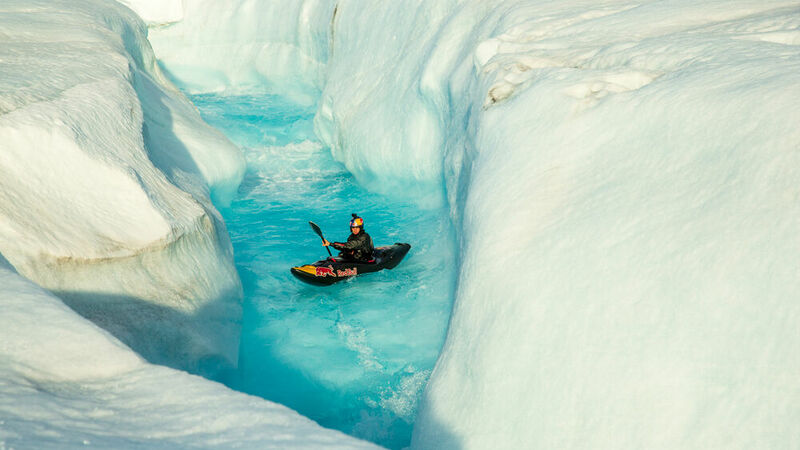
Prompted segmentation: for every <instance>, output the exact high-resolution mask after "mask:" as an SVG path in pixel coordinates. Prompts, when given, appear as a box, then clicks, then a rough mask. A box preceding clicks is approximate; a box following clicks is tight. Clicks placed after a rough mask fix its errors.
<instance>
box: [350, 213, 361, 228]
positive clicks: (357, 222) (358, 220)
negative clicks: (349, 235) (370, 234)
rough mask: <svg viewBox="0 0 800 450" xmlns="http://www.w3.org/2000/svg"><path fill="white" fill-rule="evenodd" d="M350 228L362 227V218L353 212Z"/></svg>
mask: <svg viewBox="0 0 800 450" xmlns="http://www.w3.org/2000/svg"><path fill="white" fill-rule="evenodd" d="M350 228H364V219H362V218H361V217H358V215H357V214H353V218H352V219H350Z"/></svg>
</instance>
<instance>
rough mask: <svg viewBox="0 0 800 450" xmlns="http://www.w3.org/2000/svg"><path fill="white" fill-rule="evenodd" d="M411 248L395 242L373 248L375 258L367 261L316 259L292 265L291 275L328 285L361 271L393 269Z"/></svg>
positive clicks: (333, 258)
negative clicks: (313, 261)
mask: <svg viewBox="0 0 800 450" xmlns="http://www.w3.org/2000/svg"><path fill="white" fill-rule="evenodd" d="M410 249H411V246H410V245H409V244H403V243H399V242H398V243H396V244H394V245H387V246H385V247H377V248H375V253H373V256H374V258H375V259H373V260H372V261H369V262H360V261H353V260H351V259H345V258H342V257H341V256H336V257H331V258H328V259H323V260H322V261H317V262H315V263H313V264H306V265H304V266H297V267H292V275H294V276H295V277H297V279H298V280H300V281H305V282H306V283H311V284H315V285H318V286H329V285H331V284H333V283H336V282H337V281H342V280H346V279H348V278H353V277H354V276H356V275H360V274H362V273H370V272H377V271H379V270H383V269H394V268H395V267H396V266H397V265H398V264H400V261H402V260H403V258H404V257H405V256H406V253H408V251H409V250H410Z"/></svg>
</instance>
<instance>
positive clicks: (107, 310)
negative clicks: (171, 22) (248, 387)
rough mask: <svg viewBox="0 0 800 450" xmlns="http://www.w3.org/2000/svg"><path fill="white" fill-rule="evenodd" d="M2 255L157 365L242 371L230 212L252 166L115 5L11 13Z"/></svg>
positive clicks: (1, 110) (0, 83) (1, 125)
mask: <svg viewBox="0 0 800 450" xmlns="http://www.w3.org/2000/svg"><path fill="white" fill-rule="evenodd" d="M0 32H2V36H3V45H2V46H0V59H2V61H3V69H2V70H3V74H2V77H0V92H2V95H0V173H2V176H1V177H0V209H2V211H3V217H2V222H1V224H0V252H2V254H3V255H4V256H5V257H6V258H7V259H8V260H9V261H10V262H11V263H12V264H13V265H14V267H15V268H16V269H17V270H18V271H19V272H20V273H21V274H23V275H25V276H26V277H29V278H31V279H32V280H34V281H36V282H37V283H38V284H40V285H41V286H43V287H45V288H47V289H49V290H51V291H53V292H56V293H57V294H58V295H59V296H60V297H62V298H63V299H64V300H65V301H66V302H67V303H68V304H69V305H70V306H71V307H73V308H74V309H75V310H77V311H79V312H80V313H81V314H83V315H84V316H86V317H89V318H91V319H92V320H94V321H95V322H96V323H98V324H100V325H101V326H103V327H104V328H106V329H107V330H109V331H111V332H112V333H113V334H114V335H116V336H117V337H119V338H120V339H122V340H123V341H124V342H125V343H127V344H128V345H131V346H132V347H133V348H134V349H135V350H137V351H138V352H139V353H140V354H142V355H143V356H145V357H146V358H148V359H149V360H151V361H154V362H159V363H164V364H168V365H171V366H173V367H180V368H184V369H187V370H191V371H208V373H213V371H216V370H218V369H219V368H221V367H231V366H234V365H235V364H236V362H237V351H238V336H239V320H240V316H241V307H240V296H241V284H240V282H239V279H238V275H237V273H236V271H235V268H234V266H233V256H232V250H231V246H230V242H229V238H228V236H227V233H226V232H225V226H224V223H223V222H222V220H221V218H220V216H219V213H218V212H217V211H216V209H215V208H214V206H213V205H212V204H211V200H210V197H214V198H216V199H217V200H218V201H220V202H224V201H225V199H226V198H230V197H231V196H232V195H233V193H234V192H235V190H236V187H237V186H238V183H239V180H241V177H242V175H243V172H244V161H243V157H242V155H241V154H240V153H239V151H238V149H237V148H236V147H235V146H234V145H233V144H231V143H230V142H229V141H228V140H227V139H226V138H225V137H224V136H222V134H220V133H219V132H218V131H216V130H214V129H212V128H211V127H209V126H208V125H206V124H204V123H203V122H202V120H201V119H200V116H199V114H198V113H197V111H196V110H195V109H194V107H193V106H192V105H191V103H189V102H188V100H186V98H185V97H184V96H183V95H182V94H181V93H180V92H178V91H177V90H176V89H175V88H174V87H173V86H172V85H171V83H170V82H168V81H167V80H166V79H165V78H164V76H163V75H162V74H161V72H160V70H159V69H158V67H157V65H156V64H155V58H154V56H153V53H152V50H151V49H150V47H149V45H148V44H147V41H146V28H145V25H144V23H143V22H142V21H141V20H140V19H139V18H138V17H136V16H135V15H134V14H133V13H132V12H131V11H130V10H128V9H127V8H125V7H122V6H120V5H118V4H116V3H114V2H101V1H79V2H27V1H26V2H5V3H4V4H3V13H2V16H0Z"/></svg>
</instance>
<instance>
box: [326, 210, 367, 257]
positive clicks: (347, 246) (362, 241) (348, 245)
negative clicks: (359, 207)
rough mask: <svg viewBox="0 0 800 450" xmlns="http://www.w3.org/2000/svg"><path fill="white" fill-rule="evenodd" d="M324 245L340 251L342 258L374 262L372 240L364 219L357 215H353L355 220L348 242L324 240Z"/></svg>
mask: <svg viewBox="0 0 800 450" xmlns="http://www.w3.org/2000/svg"><path fill="white" fill-rule="evenodd" d="M322 245H324V246H328V245H330V246H331V247H333V248H335V249H336V250H339V251H340V252H341V253H340V255H341V256H344V257H345V258H348V259H352V260H355V261H361V262H369V261H372V252H373V250H375V248H374V247H373V245H372V238H371V237H370V236H369V234H367V232H366V231H364V219H362V218H361V217H358V215H357V214H353V219H352V220H350V236H349V237H348V238H347V242H328V240H327V239H323V241H322Z"/></svg>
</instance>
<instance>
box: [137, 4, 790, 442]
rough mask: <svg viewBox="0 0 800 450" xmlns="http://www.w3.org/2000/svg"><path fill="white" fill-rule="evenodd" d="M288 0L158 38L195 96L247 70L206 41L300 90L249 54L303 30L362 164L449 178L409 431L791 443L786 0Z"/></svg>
mask: <svg viewBox="0 0 800 450" xmlns="http://www.w3.org/2000/svg"><path fill="white" fill-rule="evenodd" d="M197 4H203V5H212V4H216V3H215V2H200V3H197ZM219 4H221V2H220V3H219ZM238 4H239V3H237V5H238ZM241 4H242V5H246V6H247V8H249V10H250V11H255V10H257V9H258V6H264V7H265V8H271V9H272V10H274V9H276V8H279V6H275V5H279V4H281V2H270V6H269V7H266V6H265V5H266V3H261V4H259V2H242V3H241ZM290 5H302V6H306V5H312V6H313V5H319V9H320V10H322V11H327V12H328V15H327V16H326V17H327V20H323V19H320V18H319V17H320V16H319V15H318V14H317V13H316V12H308V11H307V10H306V9H304V8H303V7H300V6H290ZM283 6H284V8H285V12H286V13H285V14H281V15H280V16H279V17H278V18H273V17H272V16H270V15H266V14H265V15H248V17H247V18H246V19H245V23H247V24H248V26H247V27H244V28H242V29H240V28H236V24H235V23H232V22H226V21H219V22H215V23H211V21H210V20H209V19H208V18H206V19H198V18H194V19H193V18H192V15H197V16H200V17H202V16H204V15H205V12H204V9H203V8H200V9H192V10H189V9H187V10H186V11H184V14H185V22H186V23H187V24H188V23H190V21H195V22H193V23H202V24H204V25H205V27H204V28H203V29H202V30H196V31H194V32H193V34H192V32H189V36H194V38H191V37H190V38H187V39H186V40H185V41H180V40H173V39H172V38H175V37H176V36H177V35H179V34H180V33H178V30H181V29H180V28H174V29H173V31H172V32H171V31H169V28H160V29H153V30H152V31H153V33H154V41H155V42H159V43H160V44H156V45H155V48H156V51H157V53H159V54H160V53H161V52H162V51H163V52H164V54H165V55H170V58H171V59H165V60H164V62H165V65H166V67H167V69H168V70H170V72H171V73H172V74H173V75H175V76H177V77H178V78H179V79H184V80H186V84H187V85H189V86H191V87H192V88H193V89H202V88H203V86H202V83H207V86H206V87H207V88H209V89H226V88H227V89H235V88H236V87H237V86H238V85H239V83H240V81H242V80H239V79H237V78H235V77H234V76H232V75H230V74H225V71H224V70H222V69H221V68H220V67H219V66H220V65H219V63H217V62H211V63H208V64H207V65H206V64H205V63H204V62H203V61H202V60H201V59H200V58H199V57H196V56H194V57H189V58H188V59H181V57H179V56H175V55H182V54H184V50H185V49H186V48H189V49H191V48H192V45H193V43H192V42H191V39H195V38H196V39H199V38H197V36H198V35H199V34H204V35H205V36H204V37H203V39H204V40H205V41H206V42H215V43H217V44H218V47H217V48H216V49H215V51H216V52H217V54H219V53H225V54H226V55H228V56H226V58H232V59H225V58H223V59H222V61H226V62H229V63H235V64H236V67H237V71H238V72H240V73H244V74H248V75H247V76H248V77H249V78H248V79H246V80H243V81H244V82H247V83H252V82H257V79H258V78H259V77H263V78H265V80H264V85H265V86H267V87H268V88H275V87H276V86H277V87H278V88H280V86H282V83H286V85H287V86H288V87H287V89H296V88H297V85H298V83H297V81H296V80H289V81H288V82H287V80H286V76H287V75H286V74H287V73H288V72H283V73H279V72H280V71H275V72H270V71H265V70H262V66H261V65H260V64H261V62H260V61H261V60H259V58H258V57H257V56H258V55H257V54H252V53H251V54H248V56H246V57H244V56H241V55H242V54H241V53H238V52H237V51H236V50H235V48H236V47H242V48H247V49H256V48H257V49H264V48H268V47H271V46H281V45H288V46H289V47H291V50H290V51H287V52H286V53H284V56H286V55H288V56H290V57H296V58H297V60H295V61H292V62H291V64H287V65H286V67H292V68H299V70H301V71H302V70H306V69H307V70H308V72H307V73H305V74H304V75H301V76H299V78H300V79H302V80H303V83H300V84H306V85H309V86H310V87H309V88H308V89H309V91H310V92H312V93H313V92H316V91H318V92H320V99H319V107H318V111H317V120H316V121H317V124H316V126H317V132H318V134H319V136H320V138H321V139H323V140H324V141H325V143H326V144H328V145H330V147H331V149H332V151H333V153H334V155H335V156H336V157H337V159H339V160H341V161H342V162H344V163H345V164H346V166H347V168H348V170H350V171H351V172H353V174H354V175H355V176H356V177H357V178H358V179H359V181H361V182H362V183H364V184H365V185H366V186H368V187H370V188H372V189H376V190H384V191H385V192H398V191H399V192H403V194H405V195H415V196H417V197H418V198H419V199H420V201H421V202H422V203H424V204H434V205H435V204H437V198H438V197H439V196H441V193H442V191H443V192H444V194H445V195H444V196H445V198H446V200H447V203H446V205H447V207H448V208H450V210H451V212H452V214H453V219H454V221H455V222H456V223H457V224H458V231H459V241H460V243H461V259H460V264H461V270H460V278H459V283H458V287H457V294H456V303H455V306H454V311H453V315H452V317H451V323H450V328H449V332H448V338H447V343H446V345H445V348H444V350H443V353H442V355H441V357H440V359H439V362H438V363H437V367H436V369H435V371H434V374H433V377H432V379H431V382H430V384H429V386H428V388H427V391H426V397H425V400H424V402H423V406H422V408H421V411H420V415H419V417H418V419H417V425H416V427H415V431H414V441H413V446H414V447H417V448H459V447H467V448H487V447H492V448H494V447H504V448H520V447H527V446H542V447H557V448H576V447H578V448H584V447H613V448H641V447H647V448H687V447H688V448H708V447H717V448H719V447H724V448H730V447H735V448H792V447H796V446H798V445H799V443H800V432H799V431H798V429H797V427H796V426H795V425H796V423H797V422H798V419H800V409H799V408H798V406H797V405H800V401H798V400H800V388H799V387H798V381H797V379H796V374H797V373H798V369H800V358H798V356H797V355H796V352H794V351H793V349H794V348H795V347H797V345H798V343H799V342H800V335H799V334H798V331H797V330H798V327H797V326H796V322H797V318H798V316H800V309H798V308H799V307H798V306H797V302H796V299H797V294H796V293H797V292H798V291H800V289H799V288H800V286H798V282H800V276H798V275H800V271H799V269H798V268H799V267H800V261H799V260H798V258H800V252H798V251H797V250H798V248H800V242H799V240H800V234H798V219H797V218H798V217H800V209H798V208H799V206H798V205H800V203H798V199H800V194H798V187H797V186H799V185H800V184H798V181H800V172H798V169H797V168H798V167H800V165H799V164H798V162H800V161H798V154H799V153H798V150H797V149H798V142H800V134H799V133H800V128H798V127H797V124H798V123H800V120H798V119H800V117H799V116H798V112H797V111H798V109H797V107H796V103H797V102H796V99H797V98H800V95H798V94H800V91H798V89H800V53H799V49H798V46H797V42H798V40H797V37H798V34H797V29H798V25H799V24H800V13H798V10H797V8H796V6H797V5H796V2H791V1H776V2H769V3H761V2H754V1H738V2H728V1H710V2H702V3H697V2H690V1H679V0H676V1H663V2H644V3H642V2H632V1H604V2H581V1H567V2H543V1H530V0H518V1H506V2H486V1H466V0H465V1H455V0H454V1H443V2H422V1H411V2H402V3H386V2H384V3H382V4H379V3H371V4H365V3H364V2H355V1H346V0H340V1H336V2H333V1H331V2H300V3H297V2H286V3H285V4H283ZM234 9H235V8H231V10H234ZM211 10H214V9H213V8H211ZM308 18H313V19H312V20H305V19H308ZM273 21H278V22H279V23H280V24H279V25H276V27H275V29H276V30H278V29H279V30H281V31H280V33H279V32H277V31H275V32H273V31H265V32H263V33H262V32H261V30H269V29H270V24H272V23H274V22H273ZM292 27H294V35H292V34H291V30H289V32H287V34H283V33H284V31H285V30H286V29H287V28H292ZM183 32H186V31H185V30H184V31H183ZM160 33H164V36H170V39H166V38H165V39H163V40H161V39H160V38H159V37H158V35H159V34H160ZM170 33H174V34H172V35H171V34H170ZM228 36H235V39H231V38H228ZM309 36H310V37H311V38H312V39H313V40H315V41H314V42H312V43H309V42H308V38H309ZM184 46H185V47H184ZM219 47H227V48H228V52H224V51H223V50H222V49H221V48H219ZM193 51H194V52H196V50H188V52H189V53H187V54H189V55H192V53H191V52H193ZM251 57H252V58H251ZM248 61H253V63H252V64H249V63H248ZM278 61H283V60H281V59H278ZM317 62H319V64H320V65H324V70H321V69H320V67H319V65H318V64H317ZM248 64H249V65H248ZM193 66H195V67H193ZM204 67H205V68H206V69H207V70H206V71H205V72H203V70H204V69H203V68H204ZM195 69H197V70H198V72H195ZM281 70H283V69H281ZM195 73H201V74H204V76H205V78H204V79H200V78H197V77H193V76H194V75H195ZM212 73H216V74H217V75H218V76H216V77H211V76H210V75H209V74H212ZM399 186H402V187H403V189H398V187H399Z"/></svg>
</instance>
